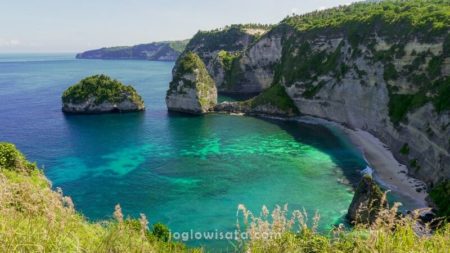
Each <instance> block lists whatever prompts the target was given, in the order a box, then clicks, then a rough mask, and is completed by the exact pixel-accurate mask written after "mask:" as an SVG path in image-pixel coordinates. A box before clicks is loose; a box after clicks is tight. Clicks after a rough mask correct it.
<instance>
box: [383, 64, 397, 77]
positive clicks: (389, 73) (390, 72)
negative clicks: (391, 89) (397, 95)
mask: <svg viewBox="0 0 450 253" xmlns="http://www.w3.org/2000/svg"><path fill="white" fill-rule="evenodd" d="M397 78H398V73H397V70H396V69H395V66H394V64H392V63H388V64H386V65H384V80H386V81H389V80H396V79H397Z"/></svg>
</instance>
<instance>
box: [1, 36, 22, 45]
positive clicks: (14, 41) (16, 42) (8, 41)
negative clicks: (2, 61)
mask: <svg viewBox="0 0 450 253" xmlns="http://www.w3.org/2000/svg"><path fill="white" fill-rule="evenodd" d="M21 44H22V43H21V42H20V41H19V40H17V39H4V38H0V47H16V46H19V45H21Z"/></svg>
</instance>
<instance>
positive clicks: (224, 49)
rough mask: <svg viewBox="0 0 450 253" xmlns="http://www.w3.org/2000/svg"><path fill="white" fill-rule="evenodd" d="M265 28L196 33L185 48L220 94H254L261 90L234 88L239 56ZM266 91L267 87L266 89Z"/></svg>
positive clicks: (244, 87) (236, 28)
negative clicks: (199, 59)
mask: <svg viewBox="0 0 450 253" xmlns="http://www.w3.org/2000/svg"><path fill="white" fill-rule="evenodd" d="M269 28H270V26H267V25H232V26H228V27H225V28H223V29H217V30H213V31H200V32H198V33H197V34H196V35H195V36H194V37H193V38H192V39H191V40H190V42H189V44H188V45H187V46H186V52H195V53H196V54H197V55H198V56H199V57H200V58H201V59H202V61H203V62H204V63H205V65H206V68H207V70H208V73H209V74H210V75H211V77H212V78H213V79H214V82H215V83H216V87H217V89H218V91H219V92H221V93H241V94H242V93H255V92H260V91H262V89H260V88H255V87H251V86H248V88H247V86H245V85H244V86H241V87H238V88H235V87H234V86H232V83H234V82H235V80H236V79H237V78H238V77H237V76H236V73H237V72H239V71H238V70H239V68H240V63H239V62H240V61H241V57H242V55H241V54H242V53H243V52H244V51H245V50H246V49H247V48H248V47H249V46H250V45H252V44H253V43H254V42H255V41H256V40H257V39H258V38H259V37H261V36H262V35H263V34H264V33H265V32H267V31H268V30H269ZM267 87H268V86H267Z"/></svg>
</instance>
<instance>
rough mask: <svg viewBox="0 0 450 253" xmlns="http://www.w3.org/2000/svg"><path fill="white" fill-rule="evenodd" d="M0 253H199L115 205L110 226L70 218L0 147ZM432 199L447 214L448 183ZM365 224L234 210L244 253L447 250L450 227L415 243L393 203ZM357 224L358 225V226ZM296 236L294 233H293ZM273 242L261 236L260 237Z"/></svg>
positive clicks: (30, 171) (28, 169) (62, 202)
mask: <svg viewBox="0 0 450 253" xmlns="http://www.w3.org/2000/svg"><path fill="white" fill-rule="evenodd" d="M0 189H2V190H1V191H0V251H1V252H187V251H190V252H201V249H189V248H187V247H186V246H184V245H183V244H181V243H176V242H172V241H171V239H170V236H169V230H168V228H167V227H166V226H165V225H162V224H160V223H157V224H155V225H153V226H152V229H151V230H149V229H148V220H147V218H146V216H145V215H143V214H141V216H140V218H139V219H131V218H124V215H123V212H122V209H121V207H120V205H116V207H115V210H114V212H113V217H114V219H113V220H109V221H103V222H98V223H92V222H89V221H87V220H86V219H85V218H84V217H83V216H82V215H80V214H79V213H78V212H76V211H75V209H74V206H73V203H72V200H71V199H70V198H69V197H67V196H63V194H62V191H61V190H57V191H53V190H52V189H51V188H50V184H49V183H48V181H47V179H46V178H45V176H44V175H43V173H42V172H41V171H40V170H38V168H37V167H36V165H35V164H32V163H30V162H28V161H27V160H26V159H25V157H24V156H23V154H22V153H20V152H19V151H18V150H17V149H16V148H15V146H14V145H12V144H9V143H0ZM430 196H431V197H432V198H433V200H434V202H435V203H436V204H437V205H438V206H439V211H440V214H442V215H448V214H449V211H450V209H449V208H450V207H449V202H448V199H449V196H450V182H449V181H445V182H442V183H441V184H439V185H437V186H436V187H435V188H433V190H432V192H431V194H430ZM385 200H386V197H385V196H383V198H382V202H383V203H382V204H381V205H380V206H381V207H380V208H379V209H378V211H377V212H376V213H377V216H376V217H374V222H373V223H372V224H371V225H367V224H365V223H356V224H355V225H354V227H353V228H347V229H346V228H345V227H344V226H343V225H342V224H341V225H339V226H337V227H336V228H335V229H333V230H332V231H331V232H330V234H320V233H318V232H317V227H318V223H319V220H320V216H319V215H318V214H317V213H316V214H315V215H314V216H313V217H312V218H311V220H308V214H307V213H306V212H305V211H294V212H292V215H291V216H290V217H289V216H288V215H289V212H288V209H287V205H286V206H285V207H284V208H281V207H276V208H275V209H274V210H273V211H272V213H270V212H269V210H268V209H267V208H266V207H263V209H262V211H261V216H260V217H258V216H255V215H253V214H252V213H251V212H250V211H248V210H247V209H246V208H245V207H244V206H242V205H240V206H239V207H238V208H239V209H238V210H239V214H240V216H239V220H238V227H237V229H238V231H241V229H244V230H245V231H246V232H248V235H249V240H248V241H244V240H242V241H240V243H239V244H238V246H239V247H240V249H241V250H242V251H245V252H248V251H249V252H386V253H387V252H445V250H447V249H448V248H450V240H449V239H450V224H448V223H446V222H444V224H443V225H442V226H441V227H440V228H438V230H436V231H434V232H433V234H431V235H429V236H417V235H416V233H415V222H416V219H417V217H418V216H417V213H415V212H413V214H412V215H408V216H399V215H398V207H399V204H397V203H396V204H394V205H393V206H392V207H391V208H389V207H386V205H385V204H384V202H385ZM356 220H357V221H358V220H361V219H356ZM294 231H296V232H294ZM264 234H267V235H272V236H273V237H270V236H269V237H267V238H265V237H261V235H264Z"/></svg>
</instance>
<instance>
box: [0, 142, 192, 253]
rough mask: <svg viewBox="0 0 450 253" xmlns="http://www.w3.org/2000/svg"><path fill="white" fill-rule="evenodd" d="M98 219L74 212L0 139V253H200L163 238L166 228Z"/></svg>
mask: <svg viewBox="0 0 450 253" xmlns="http://www.w3.org/2000/svg"><path fill="white" fill-rule="evenodd" d="M114 217H115V219H114V220H108V221H103V222H98V223H91V222H89V221H87V220H86V219H85V218H84V217H83V216H82V215H81V214H79V213H78V212H77V211H76V210H75V209H74V205H73V203H72V200H71V199H70V198H69V197H66V196H64V195H63V194H62V191H61V190H57V191H53V190H52V189H51V188H50V183H49V182H48V180H47V179H46V178H45V176H44V175H43V173H42V172H41V171H40V170H38V168H37V167H36V165H35V164H32V163H29V162H28V161H26V159H25V157H24V156H23V155H22V154H21V153H20V152H19V151H18V150H17V149H16V148H15V147H14V145H12V144H9V143H0V252H187V251H193V252H200V251H201V250H200V249H188V248H187V247H186V246H184V245H183V244H180V243H175V242H171V241H169V240H168V239H167V236H166V235H167V231H168V230H167V228H166V227H165V226H163V225H160V224H159V225H155V226H154V227H153V230H152V231H150V230H148V228H147V225H148V221H147V218H146V217H145V216H144V215H141V218H140V219H131V218H126V219H125V218H124V217H123V215H122V210H121V208H120V206H119V205H117V206H116V208H115V211H114Z"/></svg>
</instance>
